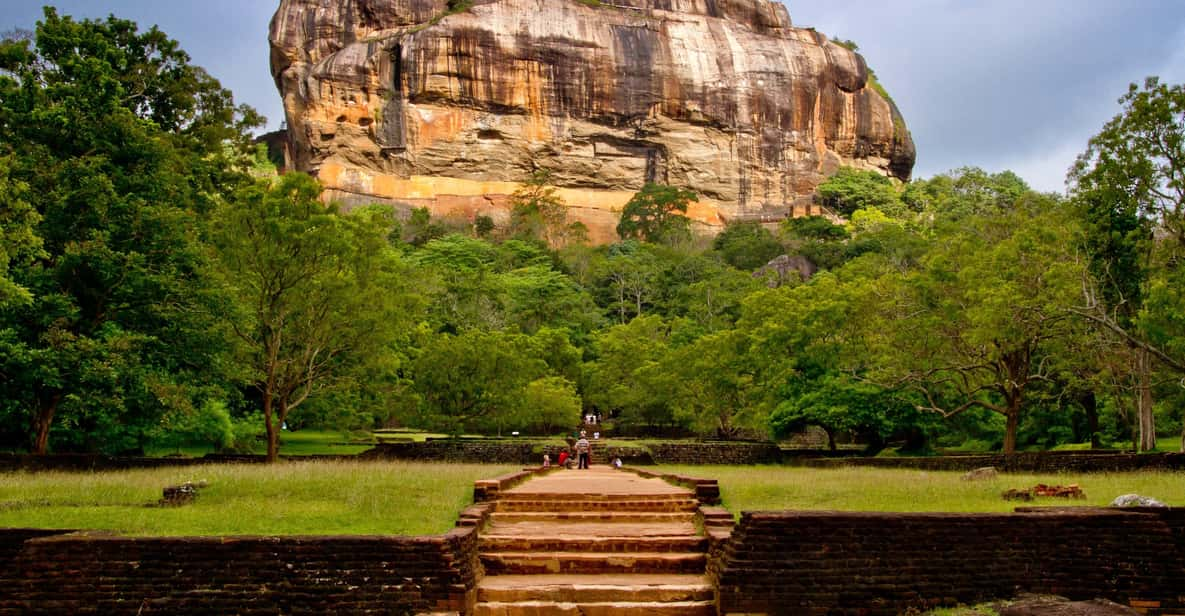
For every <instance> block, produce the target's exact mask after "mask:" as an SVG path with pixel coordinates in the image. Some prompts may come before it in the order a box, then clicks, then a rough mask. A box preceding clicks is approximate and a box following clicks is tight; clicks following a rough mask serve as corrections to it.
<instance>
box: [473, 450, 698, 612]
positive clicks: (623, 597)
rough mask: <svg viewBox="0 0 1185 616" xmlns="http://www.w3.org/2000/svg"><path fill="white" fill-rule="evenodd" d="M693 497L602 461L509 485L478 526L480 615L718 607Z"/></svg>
mask: <svg viewBox="0 0 1185 616" xmlns="http://www.w3.org/2000/svg"><path fill="white" fill-rule="evenodd" d="M698 508H699V501H697V500H696V498H695V495H694V494H693V493H692V492H691V491H690V490H686V489H684V488H680V487H677V486H673V485H671V484H669V483H667V482H665V481H663V480H661V479H644V478H642V477H639V476H637V475H635V474H633V473H630V472H628V471H620V470H615V469H612V468H610V467H608V466H593V467H592V468H591V469H587V470H558V471H554V472H552V473H549V474H547V475H544V476H540V477H535V478H533V479H530V480H528V481H526V482H525V483H523V484H521V485H519V486H517V487H515V488H511V489H509V490H506V491H504V492H502V493H501V494H499V495H498V497H497V500H496V501H494V512H493V513H492V514H491V518H490V522H489V523H488V525H487V526H486V528H484V529H483V530H482V531H481V533H480V537H481V561H482V564H483V566H484V567H485V570H486V577H485V579H483V580H482V581H481V582H480V583H479V584H478V587H477V589H478V595H477V601H478V604H477V610H476V614H477V615H478V616H491V615H498V616H518V615H532V616H535V615H544V614H547V615H553V614H554V615H560V616H568V615H571V616H576V615H580V616H602V615H603V616H608V615H611V614H614V615H616V614H621V615H629V614H647V615H650V616H666V615H675V614H679V615H689V616H696V615H701V614H702V615H705V616H706V615H709V614H715V613H716V608H715V600H714V599H715V592H714V590H713V587H712V584H711V582H710V581H709V580H708V579H707V577H706V576H705V574H704V570H705V566H706V552H707V545H708V543H707V538H706V537H704V536H703V535H702V534H701V533H700V532H699V531H698V530H697V525H696V516H697V512H698Z"/></svg>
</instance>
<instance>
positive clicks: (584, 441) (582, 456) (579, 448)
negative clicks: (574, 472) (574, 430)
mask: <svg viewBox="0 0 1185 616" xmlns="http://www.w3.org/2000/svg"><path fill="white" fill-rule="evenodd" d="M591 447H592V446H591V445H589V443H588V437H587V435H585V433H584V432H583V431H582V432H581V433H580V440H578V441H576V456H577V458H578V462H577V464H576V467H577V468H588V450H589V449H591Z"/></svg>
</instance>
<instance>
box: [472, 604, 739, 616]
mask: <svg viewBox="0 0 1185 616" xmlns="http://www.w3.org/2000/svg"><path fill="white" fill-rule="evenodd" d="M473 613H474V615H475V616H716V603H715V602H713V601H679V602H671V603H644V602H618V601H608V602H603V603H558V602H553V601H522V602H515V603H497V602H490V603H479V604H477V607H476V608H475V609H474V612H473Z"/></svg>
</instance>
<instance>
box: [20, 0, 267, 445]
mask: <svg viewBox="0 0 1185 616" xmlns="http://www.w3.org/2000/svg"><path fill="white" fill-rule="evenodd" d="M259 120H260V118H259V116H258V114H255V113H254V112H253V111H251V110H249V109H247V108H236V107H235V106H234V104H233V100H232V98H231V96H230V93H229V92H227V91H226V90H224V89H223V88H222V87H221V86H220V85H219V84H218V82H217V81H215V80H214V79H212V78H211V77H210V76H209V75H207V74H206V73H205V72H204V71H203V70H201V69H200V68H198V67H195V66H192V65H190V64H189V57H188V56H187V55H186V54H185V53H184V52H183V51H181V50H180V49H179V47H178V46H177V43H176V42H175V41H172V40H170V39H169V38H168V37H167V36H165V35H164V33H162V32H160V31H159V30H157V29H156V28H152V29H150V30H148V31H146V32H141V31H140V30H139V29H138V28H137V27H136V25H135V24H134V23H132V22H130V21H125V20H120V19H116V18H114V17H112V18H108V19H107V20H104V21H80V22H79V21H74V20H72V19H70V18H69V17H60V16H59V15H58V14H57V13H56V12H55V11H54V10H53V9H51V8H47V9H46V10H45V17H44V19H43V20H42V21H41V22H40V23H38V26H37V31H36V34H35V37H34V40H33V42H32V44H30V41H29V40H26V39H18V40H7V41H4V42H3V43H0V160H2V161H4V162H3V163H0V166H2V167H3V168H4V171H3V173H0V175H2V176H3V179H2V180H0V183H3V184H5V185H6V186H5V187H4V188H3V190H0V193H3V194H2V195H0V198H3V199H4V200H5V204H4V205H5V208H4V210H5V213H4V214H0V225H3V243H4V244H5V246H3V249H4V251H5V252H6V253H7V256H6V261H7V265H8V274H7V276H6V277H5V276H0V286H4V287H6V288H7V292H5V294H6V295H8V296H9V297H10V299H11V297H12V296H13V294H14V293H15V296H16V297H17V298H18V299H19V301H18V302H16V304H15V305H14V304H13V303H12V302H9V304H8V305H7V306H6V307H4V308H0V346H2V347H3V349H2V350H0V357H2V358H3V359H2V360H0V363H2V364H3V365H2V366H0V378H2V379H3V380H2V381H0V388H3V395H0V398H3V400H4V402H3V403H0V406H2V407H4V408H0V412H6V413H10V414H12V415H14V416H15V418H16V419H17V420H18V421H20V422H21V423H27V425H30V430H29V432H30V439H29V446H30V448H31V449H32V450H33V451H34V452H37V453H44V452H46V451H47V449H48V448H49V444H50V436H51V431H52V430H53V428H54V426H57V425H59V424H61V423H62V422H63V420H66V421H68V422H69V423H70V425H71V426H72V427H74V428H75V429H74V430H73V431H71V433H89V434H90V436H91V437H92V440H91V441H90V443H89V444H85V445H84V446H87V447H92V446H97V447H100V448H102V449H106V450H123V449H134V448H136V447H137V446H139V445H140V444H142V441H143V438H144V434H145V433H146V432H147V430H148V428H149V427H150V426H151V425H152V423H153V421H154V419H155V418H157V417H158V416H159V414H160V412H161V410H162V408H163V407H164V406H165V404H162V402H164V401H166V400H168V399H171V398H172V397H171V396H165V395H163V394H162V392H163V390H164V389H169V388H171V387H172V385H174V384H178V383H183V382H185V381H187V380H190V379H191V378H194V377H195V376H196V375H199V374H203V373H206V371H207V370H208V369H209V368H210V367H211V366H217V365H218V364H219V363H220V362H218V361H217V360H216V359H215V357H216V355H217V354H218V352H219V344H218V341H217V340H216V337H215V336H212V335H211V330H212V329H213V328H212V327H211V326H210V324H209V318H210V317H209V315H210V313H211V311H210V310H209V304H208V300H209V299H210V294H209V293H208V290H209V284H208V280H207V279H206V278H205V276H204V271H205V269H206V260H205V257H204V253H203V251H202V250H201V246H200V244H199V243H198V240H199V238H200V237H201V236H202V214H204V213H206V212H209V211H210V209H211V208H212V204H213V203H214V202H216V201H217V199H218V198H219V194H220V193H221V191H222V190H223V189H224V188H226V187H228V186H233V185H234V184H235V183H236V182H239V181H241V180H242V178H243V176H242V174H241V173H239V172H238V169H237V167H238V166H239V161H241V160H242V159H241V157H240V152H241V150H240V149H239V148H238V147H237V146H240V145H242V144H244V143H245V142H246V140H247V136H246V134H245V129H246V128H249V127H250V126H251V125H254V124H256V123H258V121H259ZM23 204H27V205H28V206H29V207H24V205H23ZM30 229H31V230H32V234H33V236H35V237H33V236H30V233H29V231H30ZM14 246H15V249H16V250H15V251H13V249H14ZM14 256H16V257H17V259H16V260H15V261H14V260H13V257H14ZM3 278H7V282H4V281H3ZM14 288H15V292H14V290H13V289H14ZM104 431H105V432H104ZM71 433H67V432H62V433H61V434H62V435H63V436H68V435H69V434H71Z"/></svg>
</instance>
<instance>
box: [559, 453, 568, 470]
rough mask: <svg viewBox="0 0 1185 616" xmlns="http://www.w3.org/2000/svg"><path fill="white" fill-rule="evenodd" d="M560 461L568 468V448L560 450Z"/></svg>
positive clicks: (561, 464)
mask: <svg viewBox="0 0 1185 616" xmlns="http://www.w3.org/2000/svg"><path fill="white" fill-rule="evenodd" d="M559 462H560V466H562V467H564V468H568V450H567V449H565V450H563V451H561V452H560V458H559Z"/></svg>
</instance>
